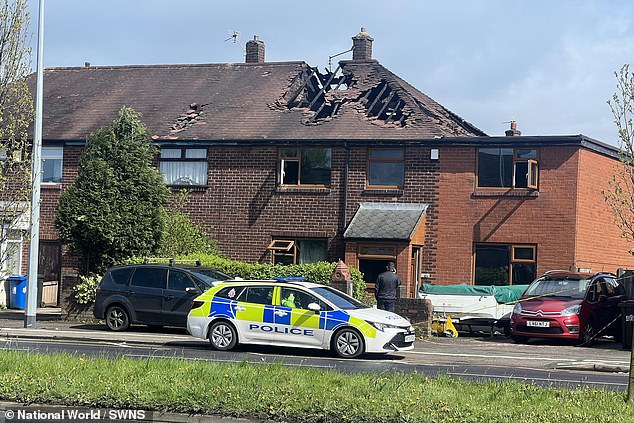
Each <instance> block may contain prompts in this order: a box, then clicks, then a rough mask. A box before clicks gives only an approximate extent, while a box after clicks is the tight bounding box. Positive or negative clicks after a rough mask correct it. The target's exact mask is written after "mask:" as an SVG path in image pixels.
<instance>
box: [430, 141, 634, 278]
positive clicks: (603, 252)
mask: <svg viewBox="0 0 634 423" xmlns="http://www.w3.org/2000/svg"><path fill="white" fill-rule="evenodd" d="M538 151H539V189H538V191H536V192H530V191H519V192H512V191H496V190H490V189H488V190H482V189H478V188H476V172H475V169H476V155H477V148H473V147H456V148H451V147H448V148H444V149H442V150H441V160H440V164H441V165H440V184H439V195H440V201H439V202H438V222H439V223H438V231H437V249H438V251H439V252H442V253H441V254H439V255H438V257H437V260H436V271H437V273H438V274H439V275H442V277H441V278H440V279H439V280H438V281H437V283H439V284H456V283H473V278H474V270H473V266H474V244H475V243H502V244H513V243H520V244H536V246H537V256H536V258H537V274H541V273H543V272H545V271H548V270H552V269H565V270H576V269H591V271H593V272H597V271H609V272H616V270H617V268H619V267H631V266H632V265H634V258H633V257H632V254H630V253H629V251H630V250H631V249H632V247H634V244H633V243H631V242H629V241H627V240H626V239H624V238H623V237H621V236H620V235H621V232H620V230H619V229H618V228H617V226H616V225H615V223H614V215H613V214H612V211H611V210H610V209H609V207H608V206H607V205H606V203H605V201H604V199H603V194H602V191H603V190H605V189H607V188H608V181H609V180H610V178H611V177H612V175H614V172H615V169H616V168H617V166H618V163H619V162H618V160H617V159H615V158H613V157H606V156H604V155H602V154H599V153H597V152H595V151H591V150H588V149H584V148H580V147H578V146H547V147H545V146H541V147H538Z"/></svg>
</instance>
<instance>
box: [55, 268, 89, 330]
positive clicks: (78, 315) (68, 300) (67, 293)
mask: <svg viewBox="0 0 634 423" xmlns="http://www.w3.org/2000/svg"><path fill="white" fill-rule="evenodd" d="M78 283H79V276H78V275H75V274H67V275H64V276H62V286H61V288H60V294H59V300H60V305H59V306H60V308H61V309H62V316H64V317H65V318H66V319H70V320H86V319H94V318H95V316H93V314H92V306H85V305H81V304H77V303H75V301H74V300H73V287H74V286H75V285H77V284H78Z"/></svg>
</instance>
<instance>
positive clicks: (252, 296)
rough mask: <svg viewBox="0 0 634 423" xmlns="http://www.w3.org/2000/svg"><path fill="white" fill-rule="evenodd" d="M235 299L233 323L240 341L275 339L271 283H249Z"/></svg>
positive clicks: (265, 341) (269, 340)
mask: <svg viewBox="0 0 634 423" xmlns="http://www.w3.org/2000/svg"><path fill="white" fill-rule="evenodd" d="M236 300H237V301H238V303H237V304H236V305H235V316H236V318H235V323H236V327H237V328H238V332H239V336H240V338H241V342H242V341H246V342H249V341H252V342H259V343H269V342H271V341H273V340H275V335H276V334H275V326H274V317H273V316H274V314H273V312H274V311H275V307H274V306H273V285H249V286H248V287H247V289H245V290H244V291H242V292H241V293H240V296H239V297H238V298H236Z"/></svg>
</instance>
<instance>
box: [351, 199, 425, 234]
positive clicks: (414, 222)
mask: <svg viewBox="0 0 634 423" xmlns="http://www.w3.org/2000/svg"><path fill="white" fill-rule="evenodd" d="M427 207H428V206H427V204H411V203H361V205H360V207H359V210H357V213H356V214H355V215H354V217H353V218H352V221H351V222H350V225H348V228H347V229H346V232H345V233H344V234H343V236H344V238H346V239H374V240H405V241H410V240H411V239H412V235H413V234H414V232H415V231H416V228H417V227H418V225H419V224H420V222H421V220H422V218H423V215H424V214H425V211H426V210H427Z"/></svg>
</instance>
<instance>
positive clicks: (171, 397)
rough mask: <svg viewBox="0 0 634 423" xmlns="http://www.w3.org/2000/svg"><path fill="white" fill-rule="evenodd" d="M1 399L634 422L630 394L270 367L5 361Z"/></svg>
mask: <svg viewBox="0 0 634 423" xmlns="http://www.w3.org/2000/svg"><path fill="white" fill-rule="evenodd" d="M0 398H2V399H5V400H12V401H17V402H22V403H56V404H65V405H69V406H80V405H81V406H87V407H104V408H105V407H110V408H133V409H137V408H144V409H149V410H162V411H174V412H182V413H206V414H219V415H224V416H236V417H238V416H240V417H256V418H260V419H270V420H273V421H293V422H403V423H405V422H435V423H439V422H451V423H460V422H469V423H475V422H486V423H490V422H515V423H522V422H526V423H534V422H540V423H548V422H553V423H555V422H556V423H562V422H597V423H599V422H619V423H620V422H632V421H634V406H633V405H632V404H629V403H624V396H623V394H622V393H617V392H609V391H604V390H593V389H577V390H564V389H553V388H541V387H537V386H532V385H526V384H522V383H519V382H517V383H515V382H499V383H497V382H487V383H475V382H466V381H460V380H456V379H452V378H448V377H440V378H429V377H426V376H422V375H420V374H392V373H384V374H375V373H359V374H353V375H347V374H341V373H338V372H334V371H324V370H317V369H296V368H288V367H283V366H281V365H270V364H248V363H242V364H217V363H211V362H199V361H188V360H184V359H177V358H175V359H126V358H119V359H108V358H85V357H83V356H79V357H77V356H72V355H68V354H53V355H44V354H36V353H26V352H19V351H0Z"/></svg>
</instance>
